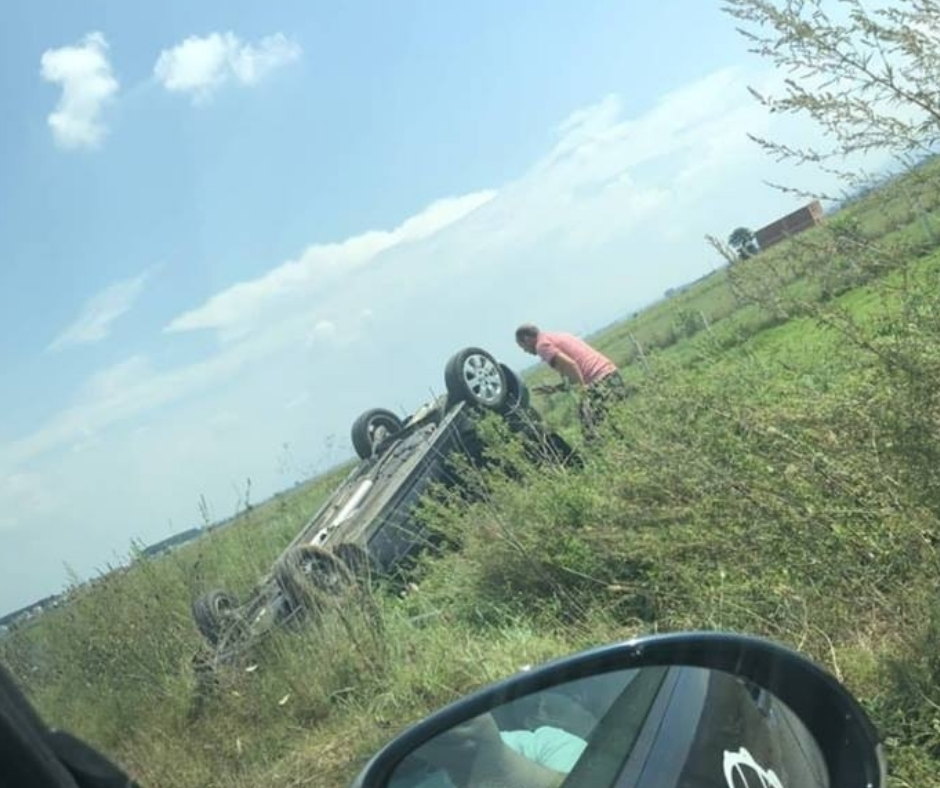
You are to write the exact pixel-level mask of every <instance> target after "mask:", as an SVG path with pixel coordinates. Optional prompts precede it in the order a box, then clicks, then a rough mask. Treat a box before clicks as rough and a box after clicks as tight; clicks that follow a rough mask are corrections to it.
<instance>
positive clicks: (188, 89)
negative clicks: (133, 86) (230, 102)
mask: <svg viewBox="0 0 940 788" xmlns="http://www.w3.org/2000/svg"><path fill="white" fill-rule="evenodd" d="M302 52H303V50H302V49H301V47H300V45H299V44H297V43H296V42H294V41H291V40H290V39H288V38H287V37H286V36H285V35H284V34H283V33H276V34H274V35H272V36H267V37H266V38H262V39H261V40H260V41H258V42H257V43H256V44H251V43H246V42H243V41H242V40H241V39H239V37H238V36H236V35H235V34H234V33H232V32H226V33H210V34H209V35H207V36H202V37H200V36H190V37H188V38H186V39H185V40H184V41H182V42H181V43H179V44H177V45H176V46H175V47H173V48H171V49H165V50H163V51H162V52H161V53H160V56H159V57H158V58H157V62H156V65H155V66H154V68H153V74H154V77H155V78H156V80H157V81H158V82H159V83H160V84H161V85H163V87H164V88H166V89H167V90H168V91H170V92H172V93H186V94H189V95H190V96H191V97H192V99H193V101H194V102H195V103H199V102H202V101H205V100H207V99H208V98H209V97H210V96H211V95H212V94H213V93H214V92H215V91H216V90H217V89H219V88H220V87H222V85H224V84H225V83H226V82H228V81H229V80H235V81H236V82H238V83H240V84H242V85H246V86H247V85H255V84H257V83H258V82H260V81H261V80H262V79H264V78H265V77H266V76H267V75H268V74H270V73H271V72H272V71H275V70H276V69H278V68H281V67H282V66H285V65H287V64H289V63H292V62H293V61H295V60H297V59H298V58H299V57H300V56H301V54H302Z"/></svg>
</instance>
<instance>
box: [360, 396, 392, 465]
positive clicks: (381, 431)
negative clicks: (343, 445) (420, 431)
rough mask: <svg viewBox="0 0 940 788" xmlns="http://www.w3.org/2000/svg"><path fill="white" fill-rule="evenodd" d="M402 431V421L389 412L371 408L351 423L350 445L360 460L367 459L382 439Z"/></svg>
mask: <svg viewBox="0 0 940 788" xmlns="http://www.w3.org/2000/svg"><path fill="white" fill-rule="evenodd" d="M401 430H402V421H401V419H400V418H398V416H396V415H395V414H394V413H392V412H391V411H390V410H385V409H384V408H373V409H372V410H367V411H366V412H365V413H363V414H362V415H361V416H360V417H359V418H358V419H356V420H355V421H354V422H353V425H352V430H351V437H352V445H353V448H354V449H355V450H356V454H358V455H359V457H360V459H363V460H367V459H369V458H370V457H371V456H372V454H373V453H374V451H375V448H376V446H378V445H379V443H381V441H382V440H383V438H385V437H387V436H389V435H395V434H397V433H399V432H401Z"/></svg>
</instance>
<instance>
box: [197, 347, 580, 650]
mask: <svg viewBox="0 0 940 788" xmlns="http://www.w3.org/2000/svg"><path fill="white" fill-rule="evenodd" d="M444 382H445V385H446V393H445V394H443V395H442V396H440V397H438V398H437V399H435V400H434V401H432V402H429V403H426V404H424V405H423V406H422V407H420V408H419V409H418V410H416V411H415V412H414V413H412V414H411V415H410V416H408V417H407V418H405V419H401V418H399V417H398V416H397V415H396V414H395V413H393V412H392V411H389V410H385V409H382V408H375V409H372V410H369V411H366V412H365V413H363V414H362V415H361V416H360V417H359V418H358V419H356V421H355V422H354V423H353V425H352V432H351V438H352V444H353V448H354V449H355V451H356V454H357V455H358V458H359V462H358V463H357V464H356V466H355V467H354V468H353V469H352V470H351V471H350V473H349V474H348V475H347V476H346V478H345V479H344V480H343V481H342V482H341V483H340V484H339V486H338V487H337V488H336V490H335V491H334V492H333V493H332V494H331V495H330V496H329V497H328V498H327V500H326V501H325V502H324V503H323V504H322V506H321V507H320V508H319V510H318V511H317V512H316V513H315V514H314V515H313V516H312V517H311V518H310V519H309V520H308V521H307V523H306V524H305V525H304V526H303V528H302V529H301V530H300V532H299V533H298V534H297V536H296V537H295V538H294V539H293V540H292V541H291V543H290V544H289V545H288V546H287V547H286V548H285V549H284V551H283V552H282V553H281V555H280V556H279V557H278V558H277V559H276V560H275V562H274V565H273V567H272V569H271V571H270V572H269V573H268V574H267V575H266V576H265V577H264V578H263V579H262V580H261V582H260V583H259V584H258V585H257V586H256V587H255V588H254V589H253V591H252V592H251V593H250V595H249V598H248V599H247V600H245V601H243V602H239V600H238V599H237V598H236V597H235V596H234V595H232V594H230V593H228V592H226V591H222V590H212V591H209V592H207V593H204V594H202V595H201V596H199V597H198V598H196V599H195V600H194V601H193V604H192V614H193V618H194V620H195V623H196V626H197V628H198V629H199V631H200V633H201V634H202V636H203V637H204V639H205V641H206V644H207V646H208V647H209V649H210V651H211V653H212V658H211V662H213V663H215V664H218V663H220V662H228V661H230V660H231V659H233V658H235V657H236V656H237V655H238V654H239V653H241V652H242V651H243V650H244V649H245V648H247V647H249V646H250V645H251V644H252V643H253V642H255V641H256V640H257V639H258V637H260V636H261V635H263V634H264V633H266V632H268V631H270V630H271V629H272V628H274V627H276V626H278V625H280V624H282V623H284V622H286V621H291V620H295V619H297V618H298V617H302V616H303V614H304V613H305V612H309V611H310V610H311V609H313V608H316V606H317V605H318V601H321V602H322V600H324V599H327V598H331V597H334V598H335V597H336V596H337V595H338V594H341V592H342V590H343V589H344V588H346V587H348V586H351V585H354V584H355V583H356V581H357V580H359V579H362V578H364V577H368V576H372V577H390V576H393V575H395V574H396V572H398V571H399V570H400V569H401V567H402V566H403V565H404V564H406V563H407V562H408V561H409V560H410V559H411V558H413V557H414V556H415V555H416V554H417V552H418V551H420V550H421V548H422V547H424V546H425V545H427V544H429V543H430V542H431V541H432V540H433V535H432V534H429V533H428V532H427V528H426V526H425V525H423V524H422V523H421V522H420V520H419V518H417V517H415V516H413V515H414V510H415V507H416V505H417V503H418V501H419V500H420V499H421V497H422V495H423V494H424V493H425V492H427V490H428V488H429V487H430V486H431V485H432V484H435V483H439V484H443V485H445V486H453V485H455V484H456V485H461V484H462V479H461V475H460V474H459V473H457V472H456V471H455V467H454V464H453V462H452V458H454V457H455V456H463V457H466V458H468V459H469V460H470V462H471V463H473V464H479V463H481V462H482V461H483V460H484V446H483V442H482V440H481V439H480V436H479V434H478V431H477V423H478V421H479V417H480V416H481V415H483V414H485V413H487V412H491V413H495V414H498V415H499V416H500V417H501V418H503V419H504V420H505V422H506V424H507V425H508V426H509V427H510V428H511V429H512V430H513V432H514V433H516V434H519V435H521V436H522V437H523V439H524V441H525V443H526V445H527V446H528V447H529V449H530V450H531V451H532V453H533V455H534V456H537V457H539V458H540V459H546V460H548V461H551V462H558V463H563V464H571V463H577V462H579V460H578V457H577V454H576V453H575V452H574V450H573V449H572V447H571V446H570V445H568V444H567V442H565V440H564V439H563V438H562V437H561V436H560V435H558V434H557V433H555V432H552V431H550V430H548V429H546V428H545V427H544V425H543V424H542V420H541V417H540V415H539V414H538V412H537V411H536V410H535V409H534V408H532V407H531V405H530V402H529V392H528V390H527V388H526V386H525V384H524V383H523V382H522V380H521V379H520V378H519V376H518V375H516V373H515V372H513V371H512V369H510V368H509V367H508V366H506V365H505V364H503V363H500V362H498V361H497V360H496V359H495V358H494V357H493V356H492V355H490V354H489V353H488V352H486V351H485V350H482V349H480V348H475V347H468V348H464V349H463V350H461V351H459V352H458V353H455V354H454V355H453V356H452V357H451V358H450V360H449V361H448V362H447V365H446V367H445V369H444Z"/></svg>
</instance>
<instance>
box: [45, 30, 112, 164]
mask: <svg viewBox="0 0 940 788" xmlns="http://www.w3.org/2000/svg"><path fill="white" fill-rule="evenodd" d="M107 50H108V43H107V41H106V40H105V37H104V36H103V35H102V34H101V33H97V32H94V33H89V34H88V35H86V36H85V37H84V38H83V39H82V40H81V43H79V44H78V45H76V46H66V47H61V48H59V49H47V50H46V51H45V52H43V54H42V59H41V61H40V65H41V68H40V73H41V75H42V78H43V79H45V80H47V81H49V82H53V83H55V84H58V85H61V86H62V95H61V97H60V98H59V103H58V105H57V106H56V109H55V111H54V112H53V113H52V114H50V115H49V119H48V121H49V127H50V128H51V129H52V136H53V138H54V139H55V141H56V142H57V143H58V144H59V145H61V146H62V147H63V148H81V147H86V148H93V147H96V146H97V145H99V144H100V143H101V141H102V139H103V138H104V136H105V134H106V133H107V129H106V127H105V125H104V123H103V122H102V121H101V117H100V116H101V111H102V109H103V108H104V106H105V104H107V103H108V102H109V101H110V100H111V99H112V98H113V96H114V94H115V93H117V90H118V81H117V79H115V77H114V74H113V72H112V70H111V64H110V62H109V61H108V55H107Z"/></svg>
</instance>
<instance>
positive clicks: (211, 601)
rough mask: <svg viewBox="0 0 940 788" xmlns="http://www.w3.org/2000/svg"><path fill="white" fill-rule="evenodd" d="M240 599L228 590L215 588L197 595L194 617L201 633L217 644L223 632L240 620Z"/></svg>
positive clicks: (211, 642)
mask: <svg viewBox="0 0 940 788" xmlns="http://www.w3.org/2000/svg"><path fill="white" fill-rule="evenodd" d="M237 609H238V599H237V598H236V597H235V596H234V595H233V594H230V593H228V592H227V591H220V590H213V591H207V592H206V593H205V594H202V595H201V596H198V597H196V598H195V599H194V600H193V604H192V614H193V619H194V620H195V621H196V628H197V629H198V630H199V632H200V634H201V635H202V636H203V637H204V638H205V639H206V640H207V641H208V642H209V643H210V644H211V645H213V646H214V645H216V644H218V642H219V639H220V638H221V636H222V633H223V632H224V631H225V630H226V629H227V628H228V627H230V626H232V625H234V624H235V623H237V621H238V614H237Z"/></svg>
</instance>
